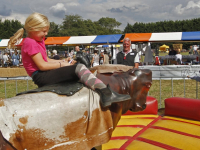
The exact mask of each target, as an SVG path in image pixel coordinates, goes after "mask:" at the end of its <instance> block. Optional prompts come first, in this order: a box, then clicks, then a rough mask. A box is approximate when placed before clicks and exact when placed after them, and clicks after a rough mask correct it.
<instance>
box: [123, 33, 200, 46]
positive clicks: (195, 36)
mask: <svg viewBox="0 0 200 150" xmlns="http://www.w3.org/2000/svg"><path fill="white" fill-rule="evenodd" d="M124 38H129V39H130V40H131V42H132V43H136V42H197V41H200V31H194V32H161V33H126V34H125V37H124ZM121 42H123V40H121Z"/></svg>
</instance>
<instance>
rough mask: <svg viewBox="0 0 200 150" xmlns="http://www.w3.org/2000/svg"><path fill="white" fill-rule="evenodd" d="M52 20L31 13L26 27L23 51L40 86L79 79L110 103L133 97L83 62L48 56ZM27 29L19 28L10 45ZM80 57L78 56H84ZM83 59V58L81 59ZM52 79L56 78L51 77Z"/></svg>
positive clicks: (24, 57)
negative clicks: (109, 82)
mask: <svg viewBox="0 0 200 150" xmlns="http://www.w3.org/2000/svg"><path fill="white" fill-rule="evenodd" d="M49 27H50V23H49V21H48V18H47V17H46V16H44V15H42V14H40V13H33V14H31V15H30V16H29V17H28V18H27V19H26V21H25V25H24V29H25V31H26V32H27V37H26V38H25V39H24V42H23V45H22V48H21V53H22V62H23V65H24V68H25V69H26V72H27V73H28V75H29V76H31V77H32V79H33V81H34V83H35V84H36V85H38V86H39V87H42V86H44V85H50V84H55V83H60V82H65V81H72V80H75V81H78V80H80V81H81V82H82V83H83V84H85V85H86V86H87V87H89V88H91V89H92V90H95V91H96V92H98V93H99V94H100V97H101V101H100V102H101V104H102V106H103V107H108V106H110V105H111V104H112V103H116V102H121V101H125V100H128V99H130V98H131V97H130V95H122V94H118V93H116V92H114V91H113V90H112V89H110V87H109V85H108V86H106V85H105V84H104V83H103V82H102V81H101V80H99V79H98V78H96V77H95V76H94V75H93V74H92V73H91V72H90V71H89V70H88V69H87V68H86V67H85V65H83V64H80V63H79V64H75V63H76V62H75V61H72V62H71V63H69V60H68V59H66V61H63V60H54V59H50V58H48V57H47V54H46V48H45V44H44V39H45V36H46V35H47V34H48V31H49ZM24 29H23V28H21V29H19V30H18V31H17V32H16V33H15V34H14V36H13V37H11V38H10V41H9V42H8V48H14V45H15V43H16V42H17V41H18V40H19V39H21V38H22V37H23V33H24ZM82 58H83V57H80V58H79V59H82ZM80 62H81V61H80ZM52 79H53V80H52Z"/></svg>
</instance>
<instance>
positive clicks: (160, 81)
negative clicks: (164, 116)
mask: <svg viewBox="0 0 200 150" xmlns="http://www.w3.org/2000/svg"><path fill="white" fill-rule="evenodd" d="M161 107H162V102H161V78H160V108H161Z"/></svg>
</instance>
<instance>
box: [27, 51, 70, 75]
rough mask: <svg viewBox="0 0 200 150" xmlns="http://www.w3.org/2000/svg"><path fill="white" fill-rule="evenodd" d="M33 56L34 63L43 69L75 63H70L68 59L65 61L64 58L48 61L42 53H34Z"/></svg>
mask: <svg viewBox="0 0 200 150" xmlns="http://www.w3.org/2000/svg"><path fill="white" fill-rule="evenodd" d="M31 58H32V60H33V61H34V63H35V64H36V66H37V67H38V69H39V70H41V71H47V70H52V69H56V68H60V67H64V66H69V65H72V64H73V63H71V64H69V63H68V61H64V62H63V61H62V60H57V61H50V62H46V61H44V59H43V58H42V55H41V53H37V54H35V55H32V56H31Z"/></svg>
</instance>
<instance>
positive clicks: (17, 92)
mask: <svg viewBox="0 0 200 150" xmlns="http://www.w3.org/2000/svg"><path fill="white" fill-rule="evenodd" d="M15 85H16V94H17V93H18V90H17V80H15Z"/></svg>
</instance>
